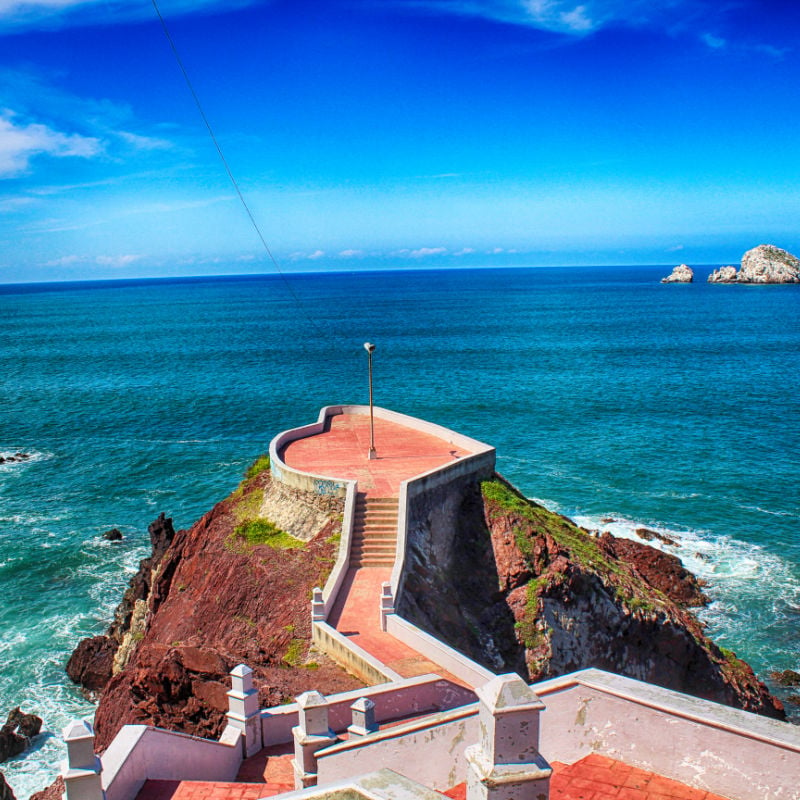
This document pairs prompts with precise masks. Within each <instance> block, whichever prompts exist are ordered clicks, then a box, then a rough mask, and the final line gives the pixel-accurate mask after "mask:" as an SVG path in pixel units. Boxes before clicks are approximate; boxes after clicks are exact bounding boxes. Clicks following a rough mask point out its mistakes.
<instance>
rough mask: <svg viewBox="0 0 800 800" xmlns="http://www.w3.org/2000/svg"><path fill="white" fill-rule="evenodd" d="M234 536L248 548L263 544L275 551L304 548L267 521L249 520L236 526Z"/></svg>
mask: <svg viewBox="0 0 800 800" xmlns="http://www.w3.org/2000/svg"><path fill="white" fill-rule="evenodd" d="M233 534H234V536H237V537H239V538H240V539H243V540H244V541H245V542H246V543H247V545H249V546H250V547H255V546H256V545H259V544H265V545H268V546H269V547H273V548H275V549H276V550H293V549H295V548H298V547H305V542H303V541H301V540H300V539H295V537H294V536H291V535H290V534H288V533H286V531H282V530H281V529H280V528H278V527H276V526H275V525H274V524H273V523H272V522H270V521H269V520H268V519H249V520H246V521H245V522H242V523H240V524H239V525H237V526H236V528H235V529H234V531H233Z"/></svg>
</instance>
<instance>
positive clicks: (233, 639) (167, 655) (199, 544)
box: [95, 472, 362, 750]
mask: <svg viewBox="0 0 800 800" xmlns="http://www.w3.org/2000/svg"><path fill="white" fill-rule="evenodd" d="M270 482H271V481H270V475H269V472H264V473H262V474H259V475H258V476H256V477H254V478H252V479H251V480H249V481H247V483H246V484H245V485H244V486H243V487H242V489H241V490H240V491H237V492H236V493H234V494H233V495H231V497H229V498H228V499H227V500H224V501H223V502H221V503H219V504H217V506H215V507H214V508H213V509H212V510H211V511H210V512H208V513H207V514H206V515H205V516H203V517H202V518H201V519H200V520H198V521H197V522H196V523H195V525H193V526H192V528H191V529H189V530H181V531H177V532H174V531H172V526H171V523H169V520H167V519H165V518H164V517H163V515H162V517H160V518H159V520H161V521H160V522H159V521H156V523H154V525H151V527H150V534H151V539H152V541H153V558H152V562H151V564H152V563H155V566H151V567H150V568H149V569H148V570H147V571H146V575H144V576H143V577H142V581H141V582H136V581H132V583H131V587H130V588H129V590H128V592H126V600H127V601H129V602H128V603H127V605H126V606H125V608H124V609H123V610H122V612H120V611H119V610H118V613H117V615H115V623H114V625H112V628H111V630H110V631H109V633H110V635H111V636H112V638H114V637H116V636H118V635H119V633H120V632H121V631H127V633H124V634H123V637H122V644H121V645H120V651H121V650H122V648H123V647H124V646H126V643H127V644H128V645H129V646H130V648H129V652H128V654H127V656H126V661H125V663H124V664H117V666H115V669H114V676H113V677H112V678H111V680H110V681H109V682H108V684H107V685H106V687H105V689H103V691H102V694H101V696H100V702H99V704H98V707H97V712H96V714H95V734H96V739H95V742H96V746H97V748H98V749H100V750H103V749H105V748H106V747H107V746H108V745H109V744H110V742H111V741H112V739H113V738H114V736H115V735H116V733H117V731H118V730H119V729H120V728H121V727H122V726H123V725H125V724H148V725H157V726H159V727H163V728H167V729H169V730H177V731H182V732H184V733H189V734H193V735H198V736H204V737H211V738H215V737H217V736H219V735H220V733H221V732H222V730H223V728H224V726H225V712H226V710H227V705H228V701H227V696H226V692H227V690H228V688H229V686H230V678H229V674H228V673H229V672H230V670H231V669H232V668H233V667H234V666H236V665H237V664H240V663H246V664H247V665H248V666H249V667H251V668H252V669H253V673H254V674H253V678H254V682H255V686H256V688H257V689H258V692H259V701H260V703H261V706H262V707H268V706H272V705H277V704H280V703H284V702H288V701H290V700H291V699H293V698H294V697H295V696H297V695H298V694H301V693H302V692H304V691H307V690H309V689H319V690H320V691H322V692H324V693H332V692H340V691H349V690H351V689H356V688H358V687H360V686H361V685H362V684H361V683H360V682H359V681H358V680H356V679H355V678H353V677H352V676H350V675H348V674H347V673H346V672H344V671H343V670H342V669H340V668H339V667H338V666H336V665H335V664H334V663H333V662H332V661H330V660H329V659H328V658H326V657H325V656H323V655H321V654H317V653H314V654H313V656H309V654H308V651H309V647H310V644H311V615H310V613H309V597H310V595H311V590H312V589H313V587H315V586H323V585H324V583H325V580H326V578H327V575H328V574H329V572H330V569H331V567H332V565H333V563H334V560H335V557H336V552H337V546H338V537H337V536H336V535H335V534H337V533H338V531H339V529H340V521H339V520H338V519H335V518H328V520H327V522H325V523H324V524H323V525H322V527H321V528H319V529H318V530H317V532H316V534H315V535H314V536H313V537H311V538H310V540H309V541H308V542H305V543H303V544H302V546H299V547H297V548H296V549H281V548H278V547H270V546H269V545H267V544H249V543H248V542H247V540H246V539H244V538H243V537H240V536H239V535H237V534H236V533H235V529H236V526H237V525H238V524H239V522H240V521H241V519H242V511H241V509H242V508H246V509H250V510H252V512H253V513H255V514H258V513H259V511H260V509H261V508H262V501H263V498H264V496H265V495H267V494H269V491H268V490H269V485H270ZM323 501H324V498H322V499H321V502H323ZM309 502H311V501H309ZM248 513H249V512H248ZM305 518H307V517H305ZM168 523H169V524H168ZM304 530H305V529H304ZM146 561H147V560H146ZM142 563H143V564H144V563H145V562H142ZM129 593H130V594H129ZM126 625H127V628H126ZM116 660H117V662H118V661H119V651H118V653H117V656H116Z"/></svg>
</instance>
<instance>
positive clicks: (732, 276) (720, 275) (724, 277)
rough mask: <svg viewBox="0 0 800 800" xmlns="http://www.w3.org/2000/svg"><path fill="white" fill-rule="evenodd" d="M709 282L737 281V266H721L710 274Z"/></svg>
mask: <svg viewBox="0 0 800 800" xmlns="http://www.w3.org/2000/svg"><path fill="white" fill-rule="evenodd" d="M708 282H709V283H736V267H720V268H719V269H715V270H714V271H713V272H712V273H711V274H710V275H709V276H708Z"/></svg>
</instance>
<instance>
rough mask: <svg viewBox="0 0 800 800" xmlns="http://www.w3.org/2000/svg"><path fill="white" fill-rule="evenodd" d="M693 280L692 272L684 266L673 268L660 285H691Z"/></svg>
mask: <svg viewBox="0 0 800 800" xmlns="http://www.w3.org/2000/svg"><path fill="white" fill-rule="evenodd" d="M693 280H694V271H693V270H692V268H691V267H687V266H686V264H680V265H679V266H677V267H675V268H674V269H673V270H672V272H671V273H670V274H669V275H667V277H666V278H662V279H661V283H691V282H692V281H693Z"/></svg>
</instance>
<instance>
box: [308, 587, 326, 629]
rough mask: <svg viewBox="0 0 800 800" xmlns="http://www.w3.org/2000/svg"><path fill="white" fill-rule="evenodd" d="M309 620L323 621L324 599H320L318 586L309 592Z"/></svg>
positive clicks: (320, 594) (320, 592)
mask: <svg viewBox="0 0 800 800" xmlns="http://www.w3.org/2000/svg"><path fill="white" fill-rule="evenodd" d="M311 621H312V622H325V601H324V600H323V599H322V589H320V588H319V587H318V586H317V587H315V588H314V589H313V590H312V592H311Z"/></svg>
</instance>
